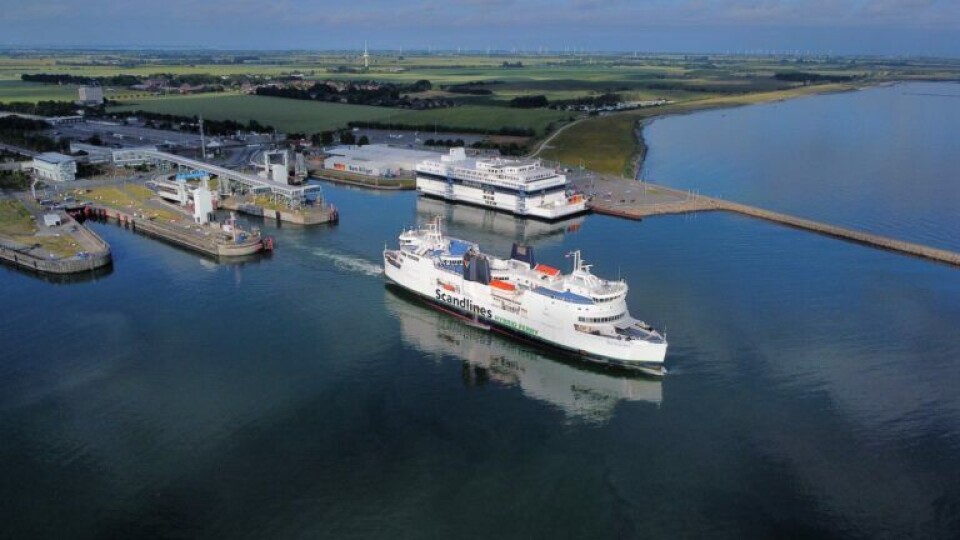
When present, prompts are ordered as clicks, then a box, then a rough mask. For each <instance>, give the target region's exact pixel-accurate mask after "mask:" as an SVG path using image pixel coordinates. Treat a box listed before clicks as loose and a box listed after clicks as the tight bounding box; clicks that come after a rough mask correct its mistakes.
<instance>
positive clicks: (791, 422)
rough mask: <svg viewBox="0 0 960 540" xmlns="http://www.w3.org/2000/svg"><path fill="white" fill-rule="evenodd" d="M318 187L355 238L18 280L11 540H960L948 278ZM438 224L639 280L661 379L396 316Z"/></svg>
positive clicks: (8, 374)
mask: <svg viewBox="0 0 960 540" xmlns="http://www.w3.org/2000/svg"><path fill="white" fill-rule="evenodd" d="M858 96H859V97H865V99H870V96H871V94H870V93H868V92H861V93H858V94H850V95H849V96H828V97H824V98H822V99H826V100H833V99H837V98H838V97H843V98H845V99H854V100H856V98H857V97H858ZM816 99H821V98H816ZM931 99H933V98H931ZM814 101H815V100H809V101H808V102H805V103H813V102H814ZM949 103H957V102H956V101H950V102H949ZM779 107H780V108H779V109H778V108H772V109H771V112H772V113H773V114H774V115H775V114H777V111H779V110H782V109H783V108H784V107H786V104H781V105H780V106H779ZM747 110H748V109H740V110H738V111H737V114H739V113H741V112H743V111H747ZM709 114H711V115H712V114H716V113H709ZM721 114H722V113H721ZM727 114H728V115H729V114H734V113H733V112H732V111H730V112H728V113H727ZM695 118H697V117H696V116H690V117H688V118H684V119H682V120H683V121H692V120H693V119H695ZM915 118H917V122H922V120H921V118H920V117H915ZM918 129H919V128H918ZM651 138H652V137H651ZM651 142H652V143H653V147H654V149H655V152H656V151H657V150H656V149H657V148H658V144H659V143H658V141H656V140H655V139H654V140H652V141H651ZM944 144H948V145H949V144H954V143H953V142H944ZM771 145H773V141H767V146H771ZM701 158H703V159H706V157H705V156H702V155H700V154H689V155H688V158H687V159H693V160H696V159H701ZM815 158H816V156H812V157H811V159H815ZM861 158H863V159H866V158H864V157H863V156H856V155H847V156H846V159H847V160H849V161H858V160H860V159H861ZM325 189H326V193H327V195H328V196H329V198H330V199H331V200H332V201H334V202H335V203H336V204H337V205H338V207H339V208H340V209H341V215H342V218H343V221H342V223H341V224H340V225H339V226H336V227H329V228H327V227H317V228H301V227H295V226H287V225H284V226H283V227H281V228H277V227H276V226H274V225H273V224H269V223H268V224H263V225H262V226H263V227H264V228H265V229H266V230H267V232H268V233H269V234H272V235H274V236H275V237H276V238H277V245H278V251H277V252H276V253H275V254H274V255H273V256H272V257H269V258H263V259H253V260H250V261H247V262H244V263H241V264H215V263H212V262H209V261H207V260H205V259H203V258H201V257H198V256H196V255H194V254H192V253H189V252H185V251H181V250H179V249H177V248H173V247H169V246H166V245H164V244H161V243H158V242H156V241H154V240H151V239H148V238H144V237H141V236H136V235H134V234H131V233H130V232H128V231H126V230H123V229H119V228H117V227H115V226H113V225H93V227H94V228H95V229H96V230H97V231H98V232H99V233H100V234H101V235H102V236H103V237H104V238H106V239H107V240H108V241H109V242H110V243H111V245H113V246H114V250H115V255H116V258H115V268H114V269H113V271H112V272H111V273H109V274H107V275H101V276H96V277H95V278H92V279H89V280H86V281H81V282H76V283H49V282H46V281H44V280H41V279H37V278H35V277H33V276H30V275H26V274H22V273H20V272H18V271H15V270H11V269H7V268H6V267H3V268H2V269H0V298H2V299H3V308H4V314H3V319H2V321H3V322H2V335H3V345H4V346H3V348H2V349H0V537H2V538H140V537H178V538H194V537H213V538H398V537H402V538H442V537H446V538H550V539H554V538H679V537H704V536H709V537H726V538H771V537H772V538H781V537H788V536H789V537H841V536H842V537H862V538H883V537H888V538H903V537H926V538H956V536H957V533H958V531H960V475H958V471H960V392H958V387H960V362H958V359H960V333H958V332H957V328H960V272H958V271H957V270H956V269H954V268H950V267H947V266H943V265H938V264H931V263H928V262H924V261H921V260H917V259H912V258H908V257H903V256H899V255H896V254H892V253H887V252H883V251H878V250H873V249H868V248H865V247H861V246H857V245H852V244H848V243H844V242H840V241H837V240H832V239H828V238H824V237H820V236H816V235H812V234H808V233H804V232H800V231H796V230H792V229H788V228H784V227H779V226H775V225H772V224H768V223H765V222H761V221H756V220H752V219H748V218H743V217H738V216H735V215H726V214H719V213H711V214H702V215H694V216H675V217H663V218H656V219H649V220H646V221H644V222H642V223H635V222H628V221H622V220H617V219H614V218H608V217H602V216H589V217H586V218H582V219H579V220H576V221H574V222H570V223H561V224H556V225H546V224H541V223H533V222H529V223H527V222H522V221H517V220H514V219H513V218H510V217H508V216H504V215H500V214H492V213H488V212H483V211H478V210H474V209H470V208H465V207H449V206H446V205H443V204H441V203H437V202H433V201H418V200H417V198H416V197H415V195H414V194H411V193H401V194H372V193H369V192H362V191H357V190H348V189H342V188H336V187H326V188H325ZM894 202H895V201H894ZM894 202H890V205H891V206H892V205H894ZM436 213H440V214H442V215H444V216H445V217H446V224H447V227H448V229H449V232H450V233H451V234H454V235H460V236H463V237H466V238H471V239H477V240H479V241H481V242H483V243H484V244H486V245H489V246H490V249H491V251H494V252H496V253H500V254H506V251H507V250H508V249H509V244H510V242H511V241H512V240H514V239H523V240H526V241H529V242H531V243H533V244H534V245H535V246H536V249H537V250H538V256H539V258H540V259H544V260H547V261H553V262H554V263H555V264H557V265H563V264H566V263H567V261H566V260H565V259H564V258H563V254H564V253H566V252H567V251H569V250H570V249H574V248H580V249H582V250H583V254H584V256H585V258H586V259H587V262H589V263H593V264H595V267H594V269H595V271H596V272H597V273H599V274H601V275H605V276H609V277H616V276H617V275H621V276H623V277H624V278H626V279H627V280H628V281H629V283H630V286H631V292H630V297H629V303H630V306H631V310H632V311H633V312H634V313H635V314H636V315H637V316H639V317H641V318H643V319H645V320H647V321H649V322H651V323H652V324H654V325H656V326H658V327H660V328H666V331H667V335H668V338H669V340H670V342H671V348H670V351H669V354H668V365H669V367H670V369H671V374H670V375H668V376H667V377H666V378H664V379H663V380H662V381H659V380H650V379H642V378H640V379H638V378H629V377H622V376H615V375H611V374H608V373H605V372H596V371H587V370H583V369H580V368H579V367H577V366H576V365H571V364H568V363H564V362H561V361H560V359H559V358H558V357H557V356H555V355H553V354H552V353H549V352H545V351H542V350H539V349H536V348H533V347H530V346H528V345H526V344H521V343H517V342H514V341H511V340H508V339H505V338H502V337H500V336H498V335H489V334H487V333H484V332H480V331H478V330H476V329H473V328H469V327H465V326H463V325H461V324H459V323H458V322H456V321H453V320H450V319H448V318H447V317H445V316H443V315H442V314H439V313H437V312H435V311H433V310H431V309H428V308H426V307H424V306H422V305H421V304H419V303H417V302H415V301H411V300H410V299H409V298H407V297H406V296H405V295H402V294H397V293H395V292H393V291H392V290H390V289H387V288H385V287H384V285H383V280H382V277H381V276H380V271H381V260H380V252H381V250H382V248H383V246H384V244H385V243H389V244H393V243H394V241H395V238H396V235H397V233H398V232H399V231H400V230H401V228H403V227H404V226H407V225H411V224H414V223H416V222H423V221H425V220H426V219H428V218H429V217H430V216H431V215H433V214H436Z"/></svg>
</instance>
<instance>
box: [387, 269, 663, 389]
mask: <svg viewBox="0 0 960 540" xmlns="http://www.w3.org/2000/svg"><path fill="white" fill-rule="evenodd" d="M389 253H392V254H395V255H390V256H388V254H389ZM384 255H385V256H384V274H385V276H386V278H387V280H388V282H390V283H392V284H394V285H396V286H397V287H400V288H402V289H404V290H406V291H409V292H410V293H413V294H415V295H416V296H417V297H419V298H421V299H422V300H424V301H426V302H428V303H429V304H430V305H433V306H435V307H437V308H438V309H440V310H442V311H444V312H446V313H448V314H451V315H453V316H456V317H459V318H461V319H464V320H465V321H469V322H471V323H473V324H479V325H488V326H490V327H491V329H492V330H495V331H497V332H499V333H502V334H506V335H509V336H512V337H515V338H518V339H521V340H524V341H530V342H535V343H538V344H543V345H547V346H549V347H550V348H552V349H555V350H559V351H562V352H564V353H566V354H570V355H574V356H576V357H577V358H578V359H580V360H584V361H587V362H591V363H594V364H600V365H604V366H608V367H614V368H618V369H625V370H632V371H640V372H644V373H648V374H653V375H662V374H663V373H664V369H663V361H664V358H665V356H666V349H667V344H666V343H665V342H662V343H652V342H641V341H638V340H635V341H632V342H628V341H616V340H607V339H600V338H594V337H593V336H589V335H585V334H581V333H579V332H576V331H575V330H574V322H573V321H564V320H562V317H550V316H549V315H545V314H546V313H548V310H549V304H550V300H548V299H544V300H540V299H539V298H538V299H537V300H538V301H539V302H540V303H532V302H531V303H527V304H524V305H523V307H522V308H521V307H517V308H516V311H519V312H528V313H536V314H537V315H538V317H540V318H543V317H544V316H545V317H546V319H547V320H545V321H542V320H534V319H531V318H528V317H523V316H520V315H518V314H517V313H509V312H506V311H504V310H503V309H502V308H503V307H504V306H506V304H505V303H503V302H498V301H497V299H496V298H494V297H493V296H492V295H491V294H489V293H487V294H483V291H484V290H488V289H489V287H488V286H487V285H484V284H481V283H476V282H470V281H466V280H464V279H463V278H462V277H460V278H459V279H458V278H457V276H455V275H453V274H452V273H443V274H438V273H437V272H438V271H437V270H435V269H434V268H433V267H432V263H430V262H429V261H428V260H426V259H423V260H417V259H403V260H402V261H400V260H397V258H398V257H401V256H403V255H402V254H400V253H399V252H385V253H384ZM438 283H445V284H446V283H449V286H450V287H451V288H453V289H455V290H456V294H447V291H448V289H445V288H443V286H442V285H438ZM538 296H539V295H538ZM510 307H511V308H513V306H510ZM512 310H513V309H511V311H512Z"/></svg>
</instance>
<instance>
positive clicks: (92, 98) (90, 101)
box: [77, 86, 103, 105]
mask: <svg viewBox="0 0 960 540" xmlns="http://www.w3.org/2000/svg"><path fill="white" fill-rule="evenodd" d="M77 93H78V94H79V97H80V99H79V100H78V101H79V102H80V103H81V104H83V105H100V104H102V103H103V87H101V86H81V87H80V88H79V89H78V90H77Z"/></svg>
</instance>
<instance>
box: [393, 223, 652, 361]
mask: <svg viewBox="0 0 960 540" xmlns="http://www.w3.org/2000/svg"><path fill="white" fill-rule="evenodd" d="M399 244H400V245H399V248H398V249H385V250H384V252H383V259H384V264H383V268H384V273H385V275H386V278H387V279H388V280H389V281H391V282H393V283H395V284H396V285H398V286H400V287H402V288H403V289H406V290H408V291H411V292H413V293H415V294H417V295H418V296H420V297H421V298H423V299H424V300H427V301H429V302H431V303H432V304H433V305H435V306H436V307H438V308H439V309H441V310H443V311H445V312H447V313H449V314H451V315H454V316H456V317H459V318H461V319H463V320H464V321H465V322H467V323H468V324H471V325H472V326H476V327H478V328H482V329H493V330H496V331H499V332H503V333H507V334H512V335H515V336H517V337H520V338H523V339H528V340H534V341H538V342H541V343H544V344H547V345H550V346H553V347H556V348H559V349H562V350H564V351H566V352H568V353H572V354H574V355H576V356H578V357H580V358H583V359H585V360H588V361H591V362H595V363H599V364H605V365H609V366H615V367H620V368H626V369H632V370H639V371H643V372H646V373H650V374H654V375H662V374H663V373H664V372H665V370H664V367H663V360H664V357H665V356H666V353H667V340H666V338H665V336H663V335H661V334H660V333H659V332H657V331H656V330H654V329H653V328H651V327H650V325H648V324H646V323H644V322H643V321H640V320H637V319H635V318H633V317H632V316H631V315H630V313H629V311H628V310H627V302H626V297H627V290H628V287H627V284H626V282H624V281H622V280H620V281H608V280H605V279H601V278H599V277H597V276H595V275H593V274H592V273H591V272H590V265H587V264H585V263H584V262H583V260H582V259H581V258H580V253H579V252H573V253H571V256H572V257H573V271H572V272H571V273H569V274H564V273H562V272H561V271H560V270H558V269H556V268H554V267H551V266H548V265H545V264H541V263H538V262H537V261H536V260H535V258H534V253H533V248H532V247H530V246H523V245H517V244H514V246H513V249H512V253H511V255H510V258H509V259H500V258H496V257H493V256H491V255H487V254H484V253H483V252H481V251H480V247H479V246H478V245H476V244H474V243H471V242H467V241H465V240H460V239H456V238H447V237H445V236H444V235H443V233H442V231H441V227H440V220H439V219H436V220H434V221H433V222H432V223H430V225H428V226H427V227H425V228H418V229H410V230H407V231H404V232H403V233H401V234H400V237H399Z"/></svg>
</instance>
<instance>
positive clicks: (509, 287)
mask: <svg viewBox="0 0 960 540" xmlns="http://www.w3.org/2000/svg"><path fill="white" fill-rule="evenodd" d="M490 286H491V287H493V288H494V289H499V290H501V291H506V292H513V291H516V290H517V287H516V285H514V284H513V283H508V282H506V281H501V280H499V279H492V280H490Z"/></svg>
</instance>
